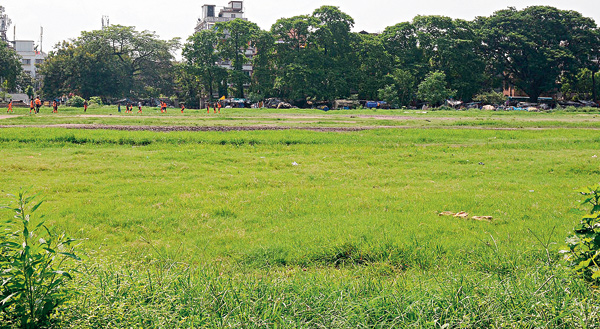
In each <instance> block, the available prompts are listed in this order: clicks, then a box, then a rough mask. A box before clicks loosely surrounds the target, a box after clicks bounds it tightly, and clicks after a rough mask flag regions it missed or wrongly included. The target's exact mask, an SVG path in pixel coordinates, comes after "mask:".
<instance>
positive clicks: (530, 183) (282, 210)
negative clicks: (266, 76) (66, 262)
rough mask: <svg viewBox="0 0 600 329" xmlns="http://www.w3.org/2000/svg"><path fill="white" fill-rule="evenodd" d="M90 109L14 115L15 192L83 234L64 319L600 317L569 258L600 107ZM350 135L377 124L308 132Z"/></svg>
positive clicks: (493, 323)
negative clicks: (462, 214) (27, 194)
mask: <svg viewBox="0 0 600 329" xmlns="http://www.w3.org/2000/svg"><path fill="white" fill-rule="evenodd" d="M42 111H44V110H42ZM20 112H23V113H20ZM46 112H49V110H47V109H46ZM79 112H81V110H78V109H67V110H64V111H61V113H59V114H58V115H56V114H55V115H52V114H50V113H42V114H40V115H37V116H30V115H29V114H28V110H27V113H25V111H24V110H21V109H17V113H16V115H15V116H14V117H8V118H3V119H0V125H2V126H11V128H3V129H0V188H1V190H2V192H3V193H4V194H6V193H13V192H16V191H18V190H19V189H20V188H22V187H31V188H32V190H33V191H36V192H40V193H41V194H42V195H43V197H44V199H45V200H46V201H45V203H44V205H43V206H42V208H40V210H39V211H41V212H43V213H44V214H45V216H46V217H47V219H48V221H49V223H51V224H52V226H53V227H54V228H56V229H60V230H65V231H67V232H68V233H69V234H70V235H72V236H74V237H77V238H80V239H85V241H84V242H83V243H82V245H81V247H80V249H81V250H83V251H84V252H85V253H86V254H87V257H86V260H85V261H84V262H83V265H82V274H81V275H79V276H77V279H76V280H75V282H74V283H73V289H76V290H78V291H80V292H81V293H80V295H78V297H77V298H75V299H74V300H73V301H72V302H71V303H70V304H68V305H67V306H65V307H63V308H62V309H61V312H60V313H59V314H58V315H57V318H56V321H57V322H56V325H57V326H59V327H73V328H81V327H90V328H101V327H144V328H146V327H152V328H154V327H156V328H167V327H169V328H170V327H174V328H175V327H301V328H332V327H414V328H419V327H427V328H507V327H514V328H561V327H562V328H573V327H581V328H592V327H597V326H599V325H600V320H599V319H600V314H599V313H600V302H598V295H597V292H596V290H595V289H596V288H592V287H590V286H588V285H587V284H585V283H583V282H581V281H579V280H578V279H577V278H575V277H573V276H572V275H571V274H570V273H569V272H568V271H567V270H566V269H565V268H564V266H563V265H562V263H561V262H560V257H559V255H558V253H557V252H558V250H559V248H560V246H561V245H562V244H563V242H564V239H565V237H566V236H567V235H568V234H569V232H570V231H571V230H572V227H573V226H574V225H575V223H576V221H577V220H578V217H579V216H580V215H581V214H582V213H583V212H584V210H582V209H580V208H579V206H578V200H579V196H578V194H577V193H576V190H577V189H578V188H580V187H583V186H586V185H591V184H594V183H597V182H598V181H599V177H600V158H598V157H596V155H597V156H600V147H599V146H600V131H598V130H596V129H597V128H599V127H600V120H599V119H598V118H597V115H598V114H597V113H565V112H554V113H512V112H511V113H509V112H502V113H500V112H479V111H466V112H429V113H421V112H420V111H418V112H414V111H413V112H410V111H399V110H397V111H368V110H361V111H341V112H337V111H331V112H327V113H324V112H321V111H314V110H285V111H277V110H250V109H247V110H240V109H234V110H224V111H223V113H222V114H221V115H220V116H217V115H213V114H211V115H210V116H209V115H207V114H206V113H205V112H200V111H193V110H190V111H188V112H186V113H185V114H183V115H182V114H181V113H179V111H177V110H170V112H169V113H168V114H167V115H165V116H163V117H161V116H160V113H158V114H157V113H156V112H155V111H154V110H147V111H146V113H144V114H143V115H142V116H136V115H135V114H133V115H125V114H120V115H119V114H116V113H114V112H116V110H114V109H109V108H98V109H90V110H88V113H87V114H88V115H94V116H93V117H92V116H87V117H85V116H81V113H79ZM90 112H91V113H90ZM406 112H408V113H406ZM110 114H113V115H110ZM64 124H90V125H126V126H140V125H144V126H158V125H161V126H165V125H167V126H203V127H206V126H209V127H240V126H245V127H254V128H256V127H290V128H302V129H289V130H255V131H228V132H225V131H206V132H192V131H172V132H152V131H115V130H104V129H100V130H88V129H66V128H64V126H56V125H64ZM22 126H26V127H22ZM42 126H44V127H42ZM336 127H339V128H360V129H363V128H368V129H366V130H357V131H343V129H340V131H335V129H333V130H330V131H311V130H303V129H305V128H336ZM391 127H395V128H391ZM401 128H410V129H401ZM425 128H427V129H425ZM518 128H526V129H518ZM442 211H453V212H459V211H466V212H468V213H469V214H470V215H471V216H474V215H479V216H493V217H494V220H493V221H492V222H491V223H488V222H480V221H473V220H469V219H459V218H453V217H443V216H438V214H439V213H440V212H442ZM5 215H6V216H9V215H10V214H9V213H5Z"/></svg>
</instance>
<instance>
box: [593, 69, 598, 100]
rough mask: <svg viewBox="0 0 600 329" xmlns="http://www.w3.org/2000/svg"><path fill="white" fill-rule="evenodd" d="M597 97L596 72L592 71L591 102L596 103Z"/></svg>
mask: <svg viewBox="0 0 600 329" xmlns="http://www.w3.org/2000/svg"><path fill="white" fill-rule="evenodd" d="M597 96H598V95H596V72H594V71H592V100H593V101H594V102H596V101H598V98H597Z"/></svg>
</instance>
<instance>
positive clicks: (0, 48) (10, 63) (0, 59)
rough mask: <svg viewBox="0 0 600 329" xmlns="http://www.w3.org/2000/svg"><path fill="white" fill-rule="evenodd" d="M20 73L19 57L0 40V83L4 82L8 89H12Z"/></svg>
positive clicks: (21, 69) (15, 85)
mask: <svg viewBox="0 0 600 329" xmlns="http://www.w3.org/2000/svg"><path fill="white" fill-rule="evenodd" d="M22 73H23V67H22V66H21V57H20V56H19V55H18V54H17V52H15V51H14V50H13V49H11V48H9V47H8V44H7V43H6V42H4V41H1V40H0V81H6V85H7V86H8V89H14V88H15V87H17V80H18V78H19V76H20V75H21V74H22Z"/></svg>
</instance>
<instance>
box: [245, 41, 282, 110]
mask: <svg viewBox="0 0 600 329" xmlns="http://www.w3.org/2000/svg"><path fill="white" fill-rule="evenodd" d="M275 55H276V53H275V38H274V37H273V34H271V32H269V31H259V33H258V35H257V37H256V56H254V59H253V60H252V65H253V71H254V72H253V74H252V84H251V86H250V92H251V93H252V95H253V97H252V98H253V101H260V100H263V99H265V98H267V97H272V96H274V88H273V87H274V85H275V72H276V68H275V65H274V59H275Z"/></svg>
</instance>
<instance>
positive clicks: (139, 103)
mask: <svg viewBox="0 0 600 329" xmlns="http://www.w3.org/2000/svg"><path fill="white" fill-rule="evenodd" d="M138 113H142V102H138Z"/></svg>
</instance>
